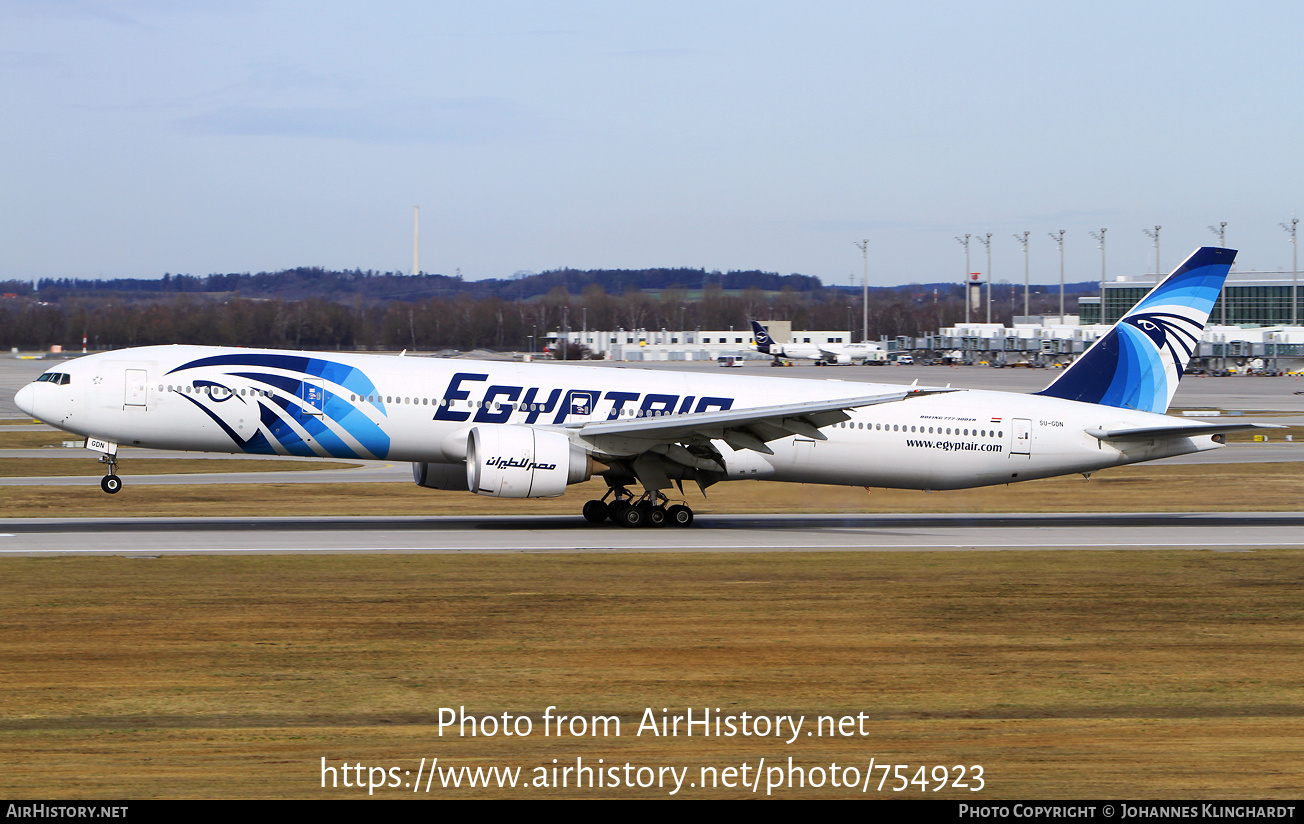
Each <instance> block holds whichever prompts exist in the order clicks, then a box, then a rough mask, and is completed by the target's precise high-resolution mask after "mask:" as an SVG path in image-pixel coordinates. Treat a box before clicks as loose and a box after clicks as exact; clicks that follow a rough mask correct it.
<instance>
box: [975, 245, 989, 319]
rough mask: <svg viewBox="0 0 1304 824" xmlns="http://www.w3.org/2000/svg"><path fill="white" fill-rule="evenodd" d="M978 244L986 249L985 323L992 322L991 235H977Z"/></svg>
mask: <svg viewBox="0 0 1304 824" xmlns="http://www.w3.org/2000/svg"><path fill="white" fill-rule="evenodd" d="M977 238H978V242H979V243H981V244H982V245H984V246H986V247H987V322H988V323H991V322H992V233H991V232H988V233H987V236H986V237H983V236H982V235H977Z"/></svg>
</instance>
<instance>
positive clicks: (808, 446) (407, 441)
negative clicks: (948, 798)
mask: <svg viewBox="0 0 1304 824" xmlns="http://www.w3.org/2000/svg"><path fill="white" fill-rule="evenodd" d="M1235 255H1236V253H1235V252H1234V251H1233V250H1230V249H1219V248H1202V249H1199V250H1197V251H1196V252H1195V253H1194V254H1193V255H1192V256H1191V257H1190V258H1189V259H1188V260H1187V261H1186V262H1185V263H1183V264H1182V265H1181V266H1179V267H1178V268H1177V269H1176V270H1175V271H1174V272H1173V274H1172V275H1170V276H1169V277H1168V278H1167V279H1165V280H1164V282H1163V283H1161V284H1160V285H1159V286H1157V287H1155V289H1154V290H1153V291H1152V292H1151V293H1150V294H1149V295H1148V296H1147V297H1146V298H1145V299H1143V300H1142V301H1141V302H1140V303H1139V304H1137V306H1136V308H1134V309H1133V310H1132V311H1131V312H1130V313H1129V314H1128V315H1127V316H1126V317H1124V318H1123V319H1122V320H1121V321H1120V322H1119V323H1118V324H1117V325H1116V326H1115V327H1114V328H1113V329H1112V330H1111V331H1110V332H1109V333H1108V334H1107V335H1105V336H1104V337H1102V338H1101V339H1100V340H1098V341H1097V342H1096V344H1095V345H1094V346H1092V348H1091V349H1089V350H1088V351H1087V352H1086V353H1084V354H1083V355H1082V356H1081V357H1080V358H1078V360H1077V361H1076V362H1075V363H1074V364H1073V365H1072V366H1071V367H1070V368H1069V369H1067V370H1066V371H1065V372H1063V373H1062V374H1060V375H1059V377H1058V378H1057V379H1056V380H1055V381H1054V382H1053V383H1052V384H1051V385H1050V386H1049V387H1047V388H1046V389H1044V390H1042V391H1041V392H1038V393H1036V394H1033V395H1021V394H1013V393H1005V392H988V391H978V390H950V389H939V388H926V387H919V386H891V385H884V384H861V383H854V382H843V381H826V380H800V379H791V378H774V377H760V376H745V375H724V374H720V373H718V372H715V373H687V372H659V371H644V370H637V369H612V368H604V367H592V366H574V365H569V364H521V363H502V362H474V361H448V360H436V359H429V358H409V357H394V356H388V355H365V354H361V355H360V354H340V353H326V352H284V351H276V350H256V349H238V348H225V347H199V346H149V347H142V348H136V349H123V350H119V351H114V352H105V353H102V354H96V355H91V356H88V357H83V358H80V359H78V360H75V361H71V362H69V363H67V364H66V365H61V366H57V367H55V368H54V369H53V370H51V371H49V372H46V373H45V374H43V375H41V377H40V378H38V379H37V380H36V381H35V382H34V383H31V384H29V385H27V386H25V387H23V388H22V389H21V390H19V392H18V395H17V398H16V402H17V404H18V406H19V408H21V409H22V410H23V411H24V412H26V413H28V414H30V415H32V416H34V417H36V418H39V419H41V420H43V421H46V422H48V423H51V424H53V425H55V426H57V427H60V428H62V429H66V430H68V431H69V432H75V433H77V434H79V435H84V436H86V438H87V447H88V448H90V449H93V450H97V451H99V452H101V453H102V457H101V459H100V460H101V461H102V462H104V463H106V464H107V467H108V474H107V475H106V476H105V477H104V479H103V481H102V483H101V486H102V487H103V488H104V490H105V491H106V492H117V491H118V490H119V489H120V488H121V484H122V482H121V479H120V478H119V477H118V476H117V474H116V466H117V450H118V446H119V445H128V446H138V447H147V448H153V449H187V450H201V451H210V452H249V453H258V454H267V455H305V456H318V457H323V458H354V459H358V458H360V459H384V460H391V461H410V462H412V468H413V476H414V478H415V480H416V482H417V483H418V484H420V485H422V486H426V487H431V488H435V489H460V490H471V491H474V492H475V493H477V494H480V495H491V496H497V497H504V498H527V497H549V496H556V495H561V494H562V493H563V492H564V491H565V489H566V486H567V485H568V484H572V483H577V482H579V481H583V480H586V479H588V478H589V477H591V476H593V475H600V476H602V477H603V478H604V479H605V480H606V482H607V484H608V486H609V489H608V491H607V493H606V494H605V495H604V496H603V497H602V499H601V500H592V501H589V502H588V503H586V504H585V505H584V516H585V517H586V518H587V519H588V520H590V521H592V522H594V523H598V522H601V521H604V520H606V519H608V518H610V519H611V520H613V521H615V522H617V523H620V524H623V525H626V526H641V525H647V524H650V525H660V524H663V523H667V522H668V523H670V524H674V525H687V524H690V523H692V520H693V513H692V510H691V509H689V508H688V507H687V506H686V505H684V504H675V505H673V506H667V504H669V503H670V501H669V499H668V498H667V496H666V491H668V490H671V489H672V488H673V485H678V486H679V489H680V491H681V492H682V490H683V484H682V482H683V481H685V480H688V481H693V482H696V483H697V484H698V485H699V486H700V487H701V488H703V489H705V488H706V487H707V486H709V485H711V484H714V483H717V482H720V481H732V480H744V479H767V480H773V481H789V482H795V483H819V484H845V485H855V486H878V487H897V488H907V489H930V490H931V489H960V488H966V487H975V486H984V485H989V484H1005V483H1011V482H1014V481H1026V480H1029V479H1032V478H1045V477H1049V476H1054V475H1064V474H1069V473H1083V474H1090V473H1092V472H1094V471H1096V470H1098V469H1103V468H1105V467H1110V466H1118V465H1122V464H1130V463H1136V462H1138V461H1148V460H1153V459H1155V458H1164V457H1168V456H1170V455H1181V454H1185V453H1188V452H1198V451H1202V450H1206V449H1215V448H1217V447H1219V446H1221V445H1222V443H1223V434H1224V433H1226V432H1229V431H1234V430H1240V429H1246V428H1249V427H1252V426H1253V424H1224V423H1217V424H1206V423H1197V422H1190V421H1185V420H1179V419H1174V418H1169V417H1166V416H1164V415H1163V414H1162V413H1163V412H1164V411H1165V410H1166V409H1167V407H1168V404H1169V401H1170V400H1171V399H1172V396H1173V392H1174V391H1175V390H1176V388H1177V381H1178V379H1179V378H1180V377H1181V375H1182V372H1183V370H1184V368H1185V365H1186V363H1187V361H1188V359H1189V358H1190V355H1191V352H1192V350H1193V349H1194V347H1195V345H1196V342H1197V341H1198V340H1199V338H1200V330H1201V328H1202V327H1203V326H1204V323H1205V321H1206V320H1207V319H1208V315H1209V310H1210V308H1211V307H1212V306H1213V303H1214V300H1215V299H1216V298H1217V296H1218V293H1219V291H1220V290H1221V288H1222V283H1223V280H1224V279H1225V278H1226V275H1227V271H1228V268H1229V267H1230V265H1231V263H1232V261H1233V260H1234V258H1235ZM636 482H637V483H639V484H641V485H642V487H643V489H644V492H643V493H642V494H641V495H639V494H636V493H634V492H631V491H630V489H629V487H631V486H633V485H634V484H635V483H636Z"/></svg>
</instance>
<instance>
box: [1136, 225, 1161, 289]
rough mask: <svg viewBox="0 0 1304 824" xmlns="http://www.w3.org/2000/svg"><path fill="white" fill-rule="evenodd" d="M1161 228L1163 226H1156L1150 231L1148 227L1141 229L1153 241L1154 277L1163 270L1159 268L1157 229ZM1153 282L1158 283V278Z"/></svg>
mask: <svg viewBox="0 0 1304 824" xmlns="http://www.w3.org/2000/svg"><path fill="white" fill-rule="evenodd" d="M1162 228H1164V227H1162V226H1156V227H1155V230H1154V231H1153V232H1152V231H1150V230H1149V229H1142V230H1141V231H1143V232H1145V233H1146V237H1148V238H1150V239H1151V240H1153V241H1154V242H1155V277H1156V278H1158V277H1159V273H1160V272H1162V271H1164V270H1163V269H1160V268H1159V230H1160V229H1162ZM1155 282H1156V283H1158V280H1156V281H1155Z"/></svg>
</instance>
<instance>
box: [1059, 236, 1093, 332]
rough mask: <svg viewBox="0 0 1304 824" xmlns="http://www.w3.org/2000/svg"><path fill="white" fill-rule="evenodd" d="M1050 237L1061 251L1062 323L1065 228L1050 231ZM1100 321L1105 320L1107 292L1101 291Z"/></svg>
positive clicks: (1062, 316) (1061, 312)
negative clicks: (1057, 232)
mask: <svg viewBox="0 0 1304 824" xmlns="http://www.w3.org/2000/svg"><path fill="white" fill-rule="evenodd" d="M1049 234H1050V239H1051V240H1053V241H1055V242H1056V243H1058V244H1059V252H1060V323H1061V324H1063V323H1064V230H1063V229H1060V230H1059V234H1058V235H1057V234H1055V233H1054V232H1050V233H1049ZM1100 322H1101V323H1104V322H1105V293H1104V290H1101V293H1100Z"/></svg>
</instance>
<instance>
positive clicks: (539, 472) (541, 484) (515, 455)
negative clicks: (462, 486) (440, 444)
mask: <svg viewBox="0 0 1304 824" xmlns="http://www.w3.org/2000/svg"><path fill="white" fill-rule="evenodd" d="M592 474H593V473H592V464H591V462H590V459H589V456H588V453H586V452H585V451H584V449H583V448H582V447H580V446H577V445H575V444H572V443H571V442H570V439H569V438H567V437H566V436H565V435H563V434H561V433H560V432H548V431H545V430H541V429H532V428H530V427H528V426H477V427H476V428H474V429H472V430H471V435H470V437H469V438H468V441H467V447H466V483H467V486H468V487H470V489H471V491H472V492H474V493H476V494H477V495H492V496H493V497H495V498H554V497H556V496H558V495H560V494H562V493H563V492H565V491H566V485H567V484H577V483H580V482H581V481H587V480H588V479H589V477H590V476H591V475H592Z"/></svg>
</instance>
